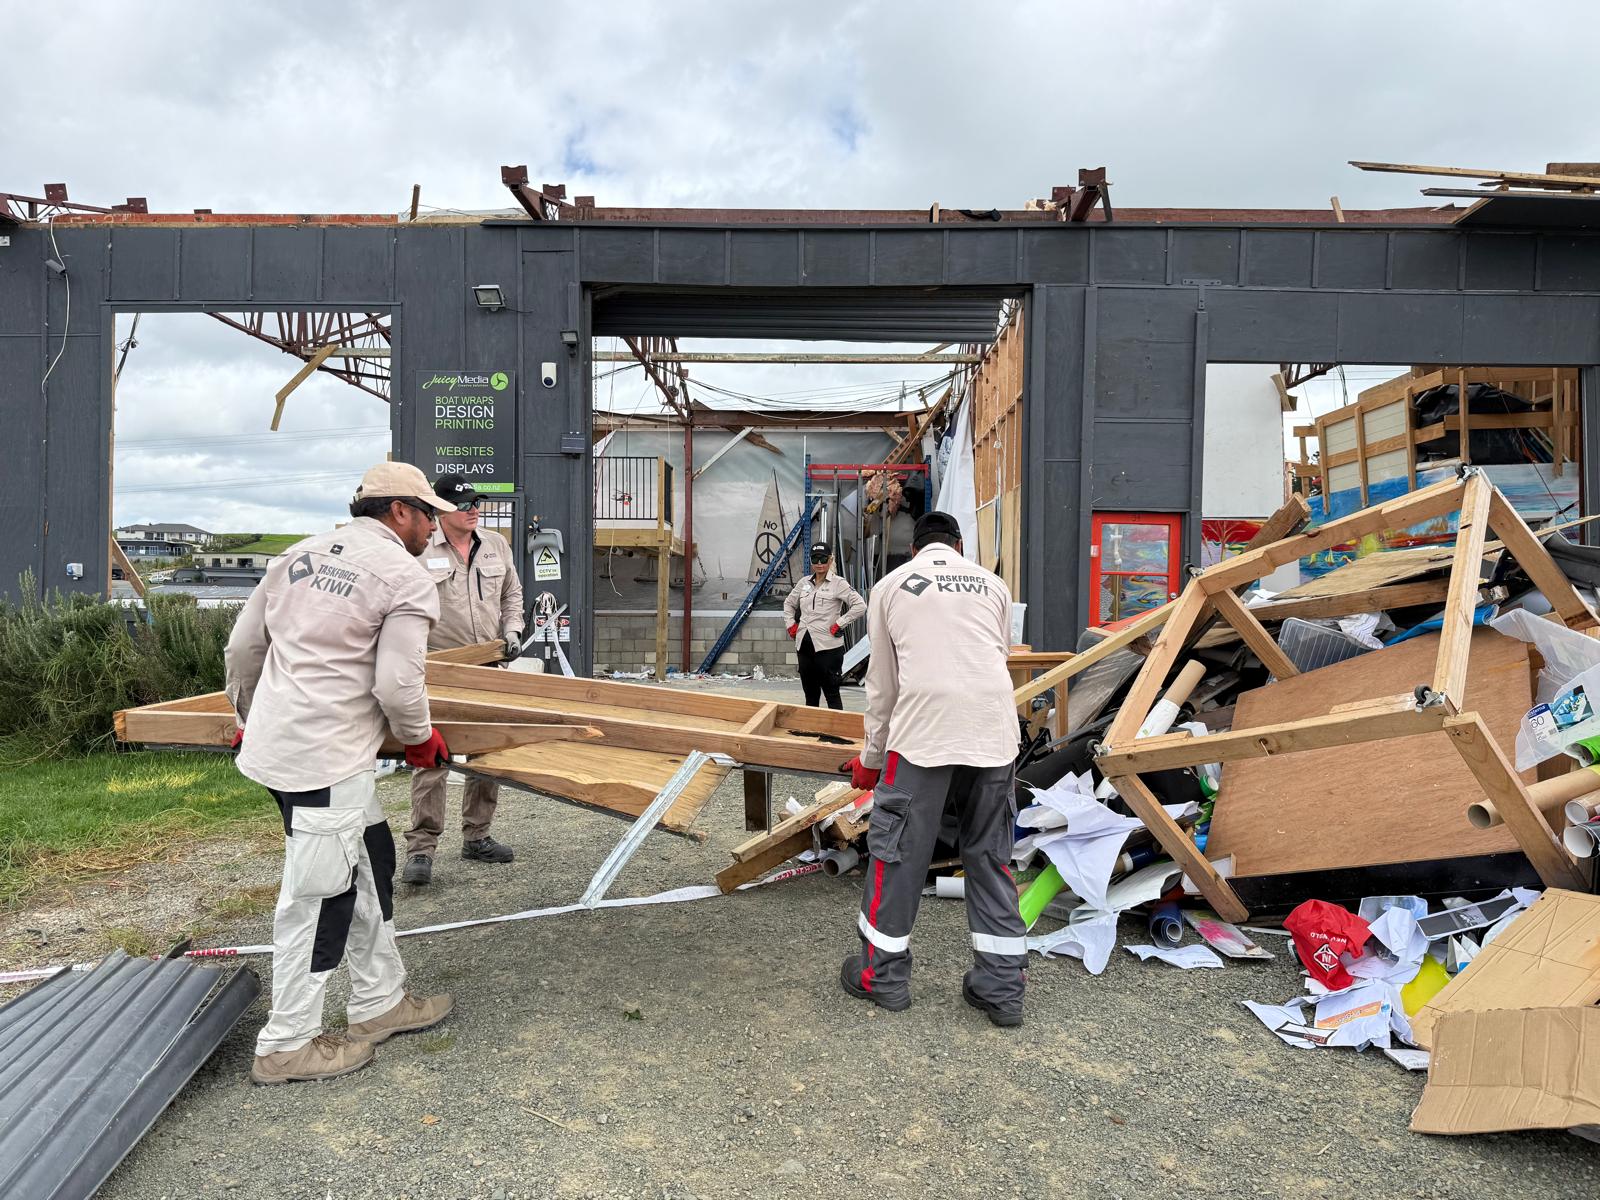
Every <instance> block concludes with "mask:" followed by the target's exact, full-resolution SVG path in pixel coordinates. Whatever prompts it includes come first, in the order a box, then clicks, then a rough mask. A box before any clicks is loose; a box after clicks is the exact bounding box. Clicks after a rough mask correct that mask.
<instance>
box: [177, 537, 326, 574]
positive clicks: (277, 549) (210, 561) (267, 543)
mask: <svg viewBox="0 0 1600 1200" xmlns="http://www.w3.org/2000/svg"><path fill="white" fill-rule="evenodd" d="M305 536H306V535H305V534H303V533H264V534H262V535H261V536H260V537H258V538H256V540H255V541H253V542H247V543H245V544H244V545H243V546H234V547H232V548H231V549H228V550H214V551H212V552H211V553H209V554H203V555H197V556H196V557H195V561H194V565H195V566H197V567H204V568H209V569H210V570H211V571H212V572H216V571H219V570H220V571H227V570H235V571H265V570H266V569H267V565H268V564H269V563H271V562H272V560H273V559H274V558H276V557H277V556H278V555H280V554H282V553H283V552H284V551H285V550H287V549H288V548H289V547H290V546H292V545H294V544H295V543H296V542H298V541H299V540H300V539H301V538H303V537H305Z"/></svg>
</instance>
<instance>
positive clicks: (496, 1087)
mask: <svg viewBox="0 0 1600 1200" xmlns="http://www.w3.org/2000/svg"><path fill="white" fill-rule="evenodd" d="M719 687H720V689H721V690H735V689H734V687H732V686H730V685H729V684H727V683H726V682H723V683H720V684H719ZM737 690H739V691H740V692H759V693H761V694H765V695H790V694H792V693H793V692H795V691H797V690H798V689H797V687H796V686H795V685H794V684H792V683H767V684H765V685H759V684H747V685H744V686H740V687H738V688H737ZM848 694H849V695H850V696H851V699H852V701H853V702H854V703H852V707H858V706H859V698H860V693H859V692H851V693H848ZM383 786H384V793H385V798H386V802H387V803H388V804H389V805H390V812H391V815H392V816H393V818H394V823H395V825H396V828H397V830H398V828H399V827H400V819H401V818H400V814H401V813H403V812H404V810H405V806H406V799H405V796H406V793H405V787H406V783H405V779H404V777H400V778H398V779H392V780H388V781H386V782H385V783H384V785H383ZM815 786H816V784H815V781H814V780H807V779H797V778H791V777H780V778H779V780H778V781H777V787H776V789H775V794H776V796H777V797H778V799H779V800H780V802H781V799H782V798H783V797H785V796H787V795H789V794H794V795H797V796H800V797H804V796H807V795H809V793H810V792H811V791H813V790H814V789H815ZM741 813H742V801H741V794H740V790H739V787H738V779H737V777H736V776H735V777H732V778H730V779H729V781H728V783H727V784H726V785H725V786H724V787H723V789H722V790H721V791H720V792H719V794H718V796H717V798H716V799H715V800H714V801H713V803H712V805H711V806H710V808H708V810H707V812H706V814H705V816H704V817H703V818H702V821H701V828H702V829H703V830H704V831H706V832H707V833H708V834H709V835H710V836H709V839H708V840H707V841H706V842H705V843H704V844H703V845H699V844H696V843H694V842H693V841H689V840H685V839H680V838H672V837H668V836H665V835H656V836H653V837H652V838H650V839H649V840H648V841H647V842H646V843H645V846H644V848H643V849H642V850H641V851H640V852H639V854H638V855H637V856H636V857H635V858H634V860H633V861H632V862H631V863H630V864H629V865H628V867H627V868H626V869H625V870H624V872H623V874H622V875H621V877H620V878H619V879H618V880H617V883H616V884H615V885H614V887H613V889H612V894H613V895H618V896H629V895H648V894H650V893H653V892H657V891H661V890H665V889H668V888H673V887H680V886H683V885H686V884H696V883H703V882H708V881H710V880H711V878H712V876H713V875H714V874H715V872H716V871H717V870H718V869H719V868H720V867H722V866H723V865H725V864H726V862H727V861H728V859H727V850H728V847H730V846H731V845H733V844H735V843H736V842H738V841H739V840H741V839H742V838H743V837H744V836H745V835H744V834H743V832H742V829H741V825H742V820H741ZM624 828H625V826H624V825H623V824H622V823H620V822H618V821H615V820H611V819H608V818H605V817H602V816H598V815H596V814H593V813H589V812H585V811H583V810H580V809H576V808H573V807H571V806H568V805H563V804H556V803H551V802H548V801H543V800H538V799H535V798H532V797H529V796H526V795H522V794H518V793H507V794H505V796H504V798H503V802H502V805H501V815H500V816H499V818H498V819H497V821H496V825H495V833H496V834H497V836H499V837H500V838H501V839H502V840H505V841H508V842H510V843H512V844H513V845H514V846H515V847H516V848H517V852H518V857H517V861H516V862H515V863H513V864H511V865H510V866H507V867H490V866H484V865H479V864H469V863H465V862H462V861H461V860H460V859H458V858H456V857H455V853H456V848H457V846H458V844H459V835H458V834H457V835H455V836H454V837H451V836H449V835H447V839H446V841H445V843H444V844H443V845H442V846H441V856H440V858H439V860H438V862H437V866H436V869H435V876H434V879H435V882H434V883H433V885H432V886H430V887H428V888H426V889H405V888H402V889H401V892H400V895H399V897H398V906H399V924H400V925H401V927H402V928H405V927H409V926H417V925H422V924H427V923H431V922H435V921H440V920H450V919H459V918H465V917H471V916H482V915H487V914H492V913H503V912H513V911H517V910H521V909H526V908H533V907H538V906H542V905H551V904H560V903H567V902H570V901H572V900H574V899H575V898H576V897H577V896H578V895H579V893H580V892H581V891H582V889H583V886H584V885H585V883H586V882H587V880H588V878H589V875H590V874H591V873H592V871H593V870H594V868H595V867H596V866H597V865H598V864H599V862H600V860H601V859H602V858H603V857H604V856H605V854H606V853H607V851H608V850H609V849H610V847H611V846H612V845H613V844H614V842H615V840H616V839H617V837H619V836H620V835H621V833H622V831H623V829H624ZM208 853H212V854H216V853H217V852H216V851H208ZM255 853H256V855H257V861H256V863H255V865H254V866H250V865H248V864H244V863H241V862H238V861H236V859H234V858H230V857H228V856H221V859H222V861H223V862H224V863H225V864H227V865H225V867H224V868H223V869H225V870H227V871H231V872H234V873H236V874H237V875H238V877H239V878H240V879H249V880H254V879H256V878H258V877H259V875H260V873H261V871H262V870H264V869H266V870H269V869H270V864H271V863H272V855H271V852H266V851H256V852H255ZM195 873H196V872H189V873H188V875H192V874H195ZM175 875H176V876H181V877H182V878H183V879H184V880H185V882H183V883H182V886H184V887H192V886H193V883H192V881H189V880H188V875H185V874H184V873H183V872H177V873H175ZM859 886H860V881H859V876H855V877H851V878H848V879H843V880H830V879H826V878H824V877H822V876H820V875H812V876H807V877H803V878H799V879H795V880H792V881H788V882H784V883H781V884H775V885H772V886H770V887H766V888H761V889H757V890H755V891H752V892H748V893H744V894H741V895H738V896H733V897H727V898H718V899H713V900H707V901H701V902H696V903H690V904H683V905H673V906H657V907H640V908H628V909H613V910H606V911H600V912H596V913H582V914H571V915H567V916H561V917H555V918H547V919H541V920H536V921H529V922H524V923H518V924H511V925H503V926H498V927H490V928H485V929H479V930H470V931H463V932H457V933H450V934H442V935H433V936H429V937H425V938H419V939H415V940H409V941H406V942H404V943H402V945H403V947H404V950H405V955H406V961H407V964H408V966H409V968H410V970H411V973H412V983H413V985H414V986H415V987H416V988H418V989H420V990H436V989H449V990H451V991H452V992H454V994H455V996H456V1001H457V1006H458V1007H457V1009H456V1012H455V1014H454V1015H453V1016H452V1017H451V1018H450V1019H449V1021H448V1022H447V1023H446V1024H445V1025H444V1026H442V1027H441V1028H440V1030H439V1031H438V1032H437V1034H423V1035H418V1036H414V1037H409V1038H397V1039H394V1040H392V1041H390V1042H388V1043H387V1044H385V1045H383V1046H382V1047H380V1048H379V1050H378V1056H377V1062H376V1064H375V1065H374V1066H373V1067H372V1068H371V1069H369V1070H366V1071H363V1072H360V1073H358V1074H356V1075H354V1076H350V1077H348V1078H346V1079H343V1080H338V1081H334V1082H331V1083H326V1084H300V1085H291V1086H287V1087H279V1088H254V1087H251V1086H249V1085H248V1084H247V1083H246V1082H245V1075H246V1072H247V1070H248V1068H249V1064H250V1055H251V1053H252V1050H253V1039H254V1035H255V1030H256V1028H257V1027H258V1025H259V1024H260V1022H261V1020H262V1019H264V1017H265V1002H264V1000H263V1001H261V1002H258V1003H257V1005H256V1007H255V1009H254V1010H252V1011H251V1012H250V1013H249V1014H248V1015H247V1017H246V1018H245V1020H244V1021H243V1022H241V1024H240V1025H239V1026H238V1027H237V1028H236V1029H235V1030H234V1032H233V1033H232V1034H231V1035H230V1036H229V1038H228V1039H227V1041H226V1042H225V1043H224V1044H223V1046H222V1048H221V1050H220V1051H219V1053H218V1054H217V1055H216V1056H215V1057H214V1058H213V1059H212V1061H211V1062H210V1063H209V1064H208V1065H207V1066H206V1067H205V1068H203V1069H202V1070H201V1072H200V1073H199V1075H198V1076H197V1077H196V1078H195V1080H194V1081H193V1082H192V1083H191V1084H190V1085H189V1087H188V1088H187V1089H185V1091H184V1092H183V1093H182V1095H180V1096H179V1098H178V1100H177V1101H176V1103H175V1104H174V1105H173V1106H172V1108H171V1109H170V1110H169V1111H168V1113H167V1114H166V1115H165V1116H164V1117H163V1118H162V1119H161V1121H160V1122H159V1123H158V1124H157V1125H156V1127H155V1128H154V1129H153V1130H152V1131H151V1133H150V1134H149V1135H148V1136H147V1137H146V1138H145V1139H144V1140H143V1141H142V1142H141V1143H140V1145H139V1146H138V1147H137V1148H136V1149H135V1150H134V1151H133V1153H132V1154H131V1155H130V1156H129V1158H128V1159H127V1161H126V1162H125V1163H124V1164H123V1165H122V1166H121V1167H120V1168H119V1169H118V1171H117V1172H116V1173H115V1174H114V1175H113V1177H112V1178H111V1180H110V1181H109V1182H108V1183H107V1185H106V1186H105V1188H104V1189H103V1190H102V1192H101V1195H102V1196H105V1197H108V1198H112V1200H156V1198H157V1197H173V1198H176V1197H194V1196H251V1197H254V1196H260V1197H273V1198H279V1197H281V1198H285V1200H288V1198H293V1197H306V1198H313V1197H314V1198H318V1200H321V1198H325V1197H334V1198H339V1200H343V1198H347V1197H349V1198H355V1197H412V1198H417V1200H421V1198H453V1197H484V1198H492V1197H522V1198H524V1200H527V1198H530V1197H574V1198H576V1197H593V1198H600V1197H607V1198H609V1197H630V1198H636V1200H685V1198H688V1197H701V1198H711V1197H789V1196H795V1197H799V1196H807V1197H809V1196H812V1195H815V1194H816V1193H817V1192H818V1191H819V1190H828V1191H843V1192H848V1193H851V1194H865V1195H873V1196H889V1197H900V1196H917V1197H952V1198H954V1197H963V1198H964V1197H969V1196H974V1195H980V1194H981V1195H983V1196H985V1197H993V1198H996V1200H998V1198H1002V1197H1004V1198H1009V1197H1028V1198H1029V1200H1044V1198H1045V1197H1080V1196H1082V1197H1095V1198H1096V1200H1113V1198H1124V1197H1127V1198H1131V1197H1141V1198H1146V1197H1148V1198H1162V1197H1173V1198H1175V1200H1176V1198H1180V1197H1181V1198H1185V1200H1187V1198H1192V1197H1199V1196H1206V1197H1212V1196H1222V1197H1256V1196H1262V1197H1279V1196H1292V1197H1296V1198H1297V1200H1300V1198H1306V1197H1310V1198H1315V1200H1332V1198H1343V1197H1359V1198H1361V1200H1373V1198H1375V1197H1411V1196H1416V1197H1439V1198H1455V1200H1494V1198H1497V1197H1506V1198H1507V1200H1510V1198H1513V1197H1515V1198H1521V1197H1526V1196H1538V1197H1540V1198H1541V1200H1560V1198H1566V1197H1572V1198H1574V1200H1576V1198H1579V1197H1582V1198H1584V1200H1592V1198H1593V1197H1595V1196H1596V1195H1600V1170H1597V1167H1600V1147H1596V1146H1594V1145H1591V1144H1589V1143H1586V1142H1583V1141H1580V1140H1579V1139H1577V1138H1574V1137H1571V1136H1568V1135H1566V1134H1518V1135H1503V1136H1492V1137H1472V1138H1455V1139H1443V1138H1425V1137H1421V1136H1418V1135H1414V1134H1411V1133H1409V1132H1407V1130H1406V1123H1407V1119H1408V1117H1409V1115H1410V1111H1411V1109H1412V1107H1413V1106H1414V1105H1415V1103H1416V1100H1417V1097H1418V1095H1419V1094H1420V1092H1421V1089H1422V1080H1421V1079H1420V1078H1418V1077H1416V1076H1413V1075H1410V1074H1408V1073H1406V1072H1405V1071H1403V1070H1402V1069H1401V1068H1400V1067H1398V1066H1397V1065H1395V1064H1394V1063H1391V1062H1389V1061H1388V1060H1386V1059H1384V1058H1383V1057H1381V1056H1380V1055H1378V1054H1377V1053H1376V1052H1373V1053H1369V1054H1366V1055H1357V1054H1354V1053H1351V1052H1347V1051H1328V1052H1314V1051H1296V1050H1293V1049H1290V1048H1289V1047H1287V1046H1284V1045H1282V1044H1281V1043H1279V1042H1278V1041H1277V1040H1276V1039H1274V1038H1273V1037H1272V1036H1271V1035H1270V1034H1269V1033H1267V1032H1266V1030H1265V1029H1263V1028H1262V1027H1261V1026H1260V1024H1259V1023H1258V1022H1257V1021H1256V1020H1255V1018H1253V1017H1252V1016H1251V1015H1250V1014H1249V1013H1248V1011H1246V1010H1245V1009H1244V1008H1242V1007H1241V1006H1240V1004H1239V1001H1240V1000H1243V999H1259V1000H1270V1001H1278V1000H1282V999H1286V998H1288V997H1290V996H1293V995H1296V994H1298V992H1297V973H1296V972H1295V970H1294V969H1293V968H1292V967H1291V965H1290V963H1289V959H1288V957H1287V956H1286V955H1285V954H1280V955H1279V957H1278V958H1277V959H1276V960H1275V961H1274V962H1272V963H1248V964H1230V965H1229V966H1228V967H1227V968H1226V969H1225V970H1222V971H1192V972H1180V971H1177V970H1175V969H1173V968H1170V967H1167V966H1164V965H1163V964H1160V963H1139V962H1136V961H1135V960H1133V958H1132V957H1131V956H1130V955H1128V954H1126V953H1124V952H1121V951H1119V952H1118V953H1117V955H1116V956H1115V957H1114V958H1113V960H1112V963H1111V966H1110V968H1109V969H1108V970H1107V971H1106V973H1105V974H1104V975H1102V976H1100V977H1099V978H1093V977H1090V976H1089V975H1087V974H1086V973H1085V972H1084V970H1083V968H1082V966H1081V965H1080V964H1079V963H1077V962H1075V961H1071V960H1039V959H1036V960H1035V961H1034V963H1033V965H1032V968H1031V970H1030V986H1029V993H1028V1014H1027V1024H1026V1026H1025V1027H1023V1028H1022V1029H1019V1030H998V1029H994V1028H992V1027H991V1026H990V1025H989V1024H988V1023H987V1021H985V1020H984V1019H983V1018H982V1016H980V1015H979V1014H978V1013H976V1012H974V1011H973V1010H971V1009H969V1008H968V1007H966V1005H965V1004H963V1003H962V1001H961V998H960V981H961V972H962V970H963V969H964V967H965V966H966V964H967V962H968V953H969V951H968V948H967V939H966V925H965V920H964V917H963V913H962V909H961V907H960V905H959V904H956V903H952V902H948V901H935V900H932V899H930V900H928V901H927V902H926V904H925V906H924V909H923V912H922V917H921V920H920V921H919V923H918V926H917V932H916V955H917V966H916V972H915V976H914V980H913V990H914V995H915V997H916V1000H915V1003H914V1005H913V1007H912V1008H911V1010H910V1011H908V1012H905V1013H899V1014H891V1013H884V1012H881V1011H879V1010H877V1009H873V1008H870V1007H867V1006H865V1005H863V1004H861V1003H859V1002H857V1001H854V1000H852V999H850V998H849V997H848V996H846V995H845V994H844V993H843V992H842V991H841V990H840V989H839V986H838V983H837V972H838V966H839V961H840V958H841V957H842V956H843V955H844V954H845V953H847V952H849V951H851V950H852V949H853V948H854V945H855V936H854V932H853V924H854V910H855V906H856V902H857V895H858V889H859ZM152 903H154V902H152ZM184 907H185V906H184V904H183V903H182V902H181V901H180V902H174V903H168V904H167V905H165V906H163V905H161V904H159V903H154V907H153V908H152V911H156V912H162V911H168V910H171V909H173V908H176V909H178V910H179V911H182V910H183V909H184ZM267 920H268V918H266V917H254V918H250V919H247V920H244V921H241V922H239V923H238V924H236V925H234V926H232V927H230V928H229V929H228V930H227V933H226V935H225V936H219V937H218V938H217V939H216V941H217V942H218V943H239V942H254V941H259V940H263V939H264V938H265V936H266V934H267ZM1123 935H1124V938H1123V940H1124V941H1142V940H1144V936H1143V930H1142V928H1140V927H1139V926H1138V924H1137V923H1136V922H1134V921H1131V920H1130V921H1128V922H1125V923H1124V929H1123ZM0 941H3V938H0ZM1266 941H1267V943H1268V944H1269V948H1272V949H1275V950H1279V949H1282V948H1283V946H1284V943H1283V942H1282V941H1281V940H1280V939H1276V938H1270V939H1266ZM49 949H50V950H54V949H56V947H55V946H54V944H52V946H51V947H50V948H49ZM34 954H35V955H36V956H39V955H43V956H44V957H47V958H55V957H58V955H55V954H49V953H47V952H46V951H35V952H34ZM33 961H38V957H35V958H34V959H33ZM258 966H259V969H260V970H261V971H262V973H263V975H265V974H266V973H267V964H266V962H265V961H264V960H263V961H260V962H259V964H258ZM341 974H342V972H341ZM335 992H336V993H337V994H336V995H334V996H333V997H331V998H330V1004H329V1008H328V1015H329V1018H330V1023H332V1024H334V1025H337V1024H339V1023H340V1021H341V1017H342V1007H341V1004H340V999H341V997H342V984H339V985H336V987H335Z"/></svg>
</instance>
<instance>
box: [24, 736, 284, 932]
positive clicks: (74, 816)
mask: <svg viewBox="0 0 1600 1200" xmlns="http://www.w3.org/2000/svg"><path fill="white" fill-rule="evenodd" d="M3 758H4V756H0V759H3ZM279 819H280V818H279V816H278V811H277V808H276V806H275V805H274V804H273V803H272V799H271V797H269V796H268V795H267V793H266V789H264V788H263V787H262V786H261V785H260V784H258V783H252V782H251V781H250V780H248V779H246V778H245V777H244V776H242V775H240V774H239V773H238V771H236V770H234V766H233V759H232V758H230V757H229V756H227V755H222V754H174V753H154V752H139V753H133V754H91V755H86V756H84V757H81V758H66V759H57V760H53V761H47V762H36V763H31V764H26V765H16V766H0V905H10V904H13V903H15V902H16V900H17V899H18V898H19V897H20V896H22V895H23V894H24V893H25V892H27V891H29V890H31V889H32V888H34V887H36V886H38V885H39V884H41V883H45V882H48V881H52V880H53V881H56V882H60V881H63V880H65V879H68V878H71V877H73V876H77V875H81V874H87V873H93V872H100V871H115V870H121V869H123V868H125V867H130V866H134V865H136V864H138V863H144V862H152V861H156V860H159V859H161V858H164V857H166V856H167V855H169V854H171V853H173V852H174V851H175V850H177V849H180V848H181V847H182V846H184V845H185V844H187V843H188V842H190V841H191V840H193V838H194V837H195V836H196V835H208V834H216V833H219V832H221V831H223V830H226V829H230V828H236V829H240V830H245V829H249V830H250V831H252V832H254V831H256V830H263V831H264V830H267V829H270V828H271V827H272V826H273V825H274V824H275V823H277V822H278V821H279ZM254 891H255V889H246V892H249V893H253V892H254ZM228 902H230V901H229V900H228V898H224V903H228ZM231 902H232V903H235V904H238V905H244V906H248V905H253V904H255V903H258V902H259V901H258V900H257V899H256V898H255V897H254V896H253V895H251V896H242V897H241V898H236V899H234V900H232V901H231ZM268 907H269V908H270V907H271V904H270V903H268ZM130 953H132V951H130Z"/></svg>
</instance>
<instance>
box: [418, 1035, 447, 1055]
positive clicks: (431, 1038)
mask: <svg viewBox="0 0 1600 1200" xmlns="http://www.w3.org/2000/svg"><path fill="white" fill-rule="evenodd" d="M455 1044H456V1035H455V1034H453V1033H430V1034H429V1035H428V1036H427V1037H420V1038H418V1039H417V1049H418V1050H421V1051H422V1052H423V1053H424V1054H443V1053H444V1052H445V1051H447V1050H449V1049H450V1047H451V1046H454V1045H455Z"/></svg>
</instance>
